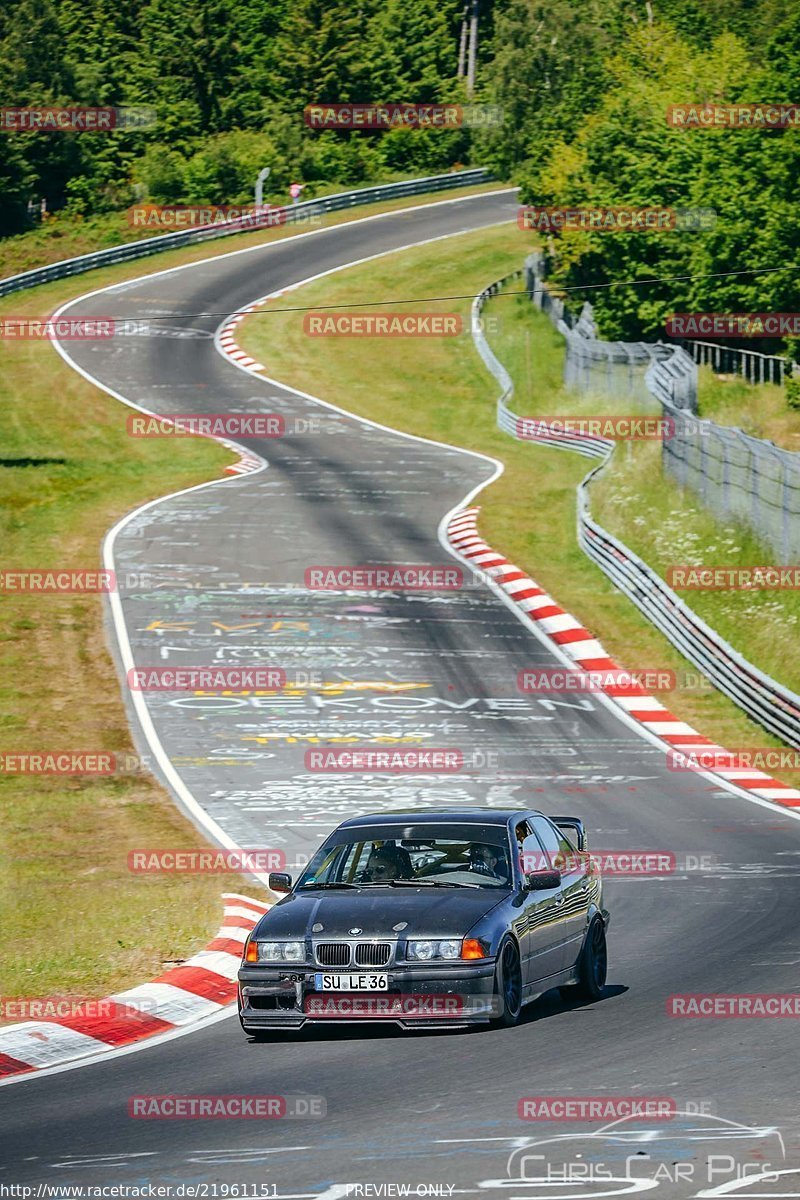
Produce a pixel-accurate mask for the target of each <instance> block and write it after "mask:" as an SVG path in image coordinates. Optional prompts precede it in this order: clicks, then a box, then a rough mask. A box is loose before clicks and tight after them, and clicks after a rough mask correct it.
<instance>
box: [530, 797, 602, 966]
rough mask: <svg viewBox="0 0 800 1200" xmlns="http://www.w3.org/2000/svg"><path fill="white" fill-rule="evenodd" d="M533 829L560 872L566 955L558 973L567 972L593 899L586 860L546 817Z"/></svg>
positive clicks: (579, 942) (576, 955)
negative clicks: (590, 901) (560, 971)
mask: <svg viewBox="0 0 800 1200" xmlns="http://www.w3.org/2000/svg"><path fill="white" fill-rule="evenodd" d="M533 825H534V829H535V830H536V833H537V834H538V836H539V840H540V841H541V842H542V844H543V846H544V848H545V850H546V851H547V855H548V858H549V859H550V862H551V863H552V864H553V866H554V867H556V868H557V869H558V870H560V871H561V895H562V901H563V902H562V904H561V908H560V918H561V936H562V939H563V942H562V948H563V953H562V956H561V966H560V968H559V969H560V970H566V968H567V967H571V966H572V965H573V963H574V962H575V960H576V959H577V957H578V954H579V953H580V949H581V946H582V944H583V938H584V934H585V933H586V924H587V920H588V914H589V899H590V895H591V889H590V885H589V879H588V876H587V872H586V861H587V860H586V858H585V856H584V855H582V854H579V853H578V851H577V850H576V849H575V848H574V847H573V846H572V844H571V843H570V841H569V839H568V838H567V837H566V835H565V834H564V833H563V831H562V830H560V829H558V828H557V826H555V825H554V824H553V823H552V821H548V820H547V818H546V817H536V818H535V820H534V822H533Z"/></svg>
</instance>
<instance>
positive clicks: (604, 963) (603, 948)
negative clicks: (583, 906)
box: [561, 917, 608, 1001]
mask: <svg viewBox="0 0 800 1200" xmlns="http://www.w3.org/2000/svg"><path fill="white" fill-rule="evenodd" d="M607 972H608V946H607V944H606V927H605V925H604V924H603V921H602V920H601V918H600V917H595V919H594V920H593V921H592V923H591V925H590V926H589V931H588V933H587V934H586V941H585V942H584V943H583V949H582V950H581V953H580V958H579V959H578V982H577V983H574V984H570V985H568V986H567V987H562V988H561V991H562V993H563V994H564V996H565V997H566V998H567V999H569V1000H584V1001H587V1000H588V1001H594V1000H599V999H600V997H601V996H602V994H603V988H604V987H605V984H606V974H607Z"/></svg>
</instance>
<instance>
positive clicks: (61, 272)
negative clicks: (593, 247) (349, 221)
mask: <svg viewBox="0 0 800 1200" xmlns="http://www.w3.org/2000/svg"><path fill="white" fill-rule="evenodd" d="M492 178H493V176H492V173H491V171H488V170H486V169H485V168H484V167H475V168H472V169H470V170H466V171H451V172H448V173H447V174H446V175H428V176H424V177H422V178H420V179H407V180H403V181H401V182H400V183H382V184H377V185H376V186H374V187H366V188H355V189H353V190H352V191H349V192H335V193H334V194H333V195H331V196H320V197H319V198H318V199H316V200H304V201H302V203H300V204H293V205H290V206H288V207H287V209H286V212H285V222H286V223H287V224H293V223H294V222H296V221H300V220H302V219H304V218H307V217H315V216H318V215H319V214H321V213H328V212H337V211H339V210H340V209H343V208H352V207H354V206H355V205H361V204H374V203H376V202H379V201H381V200H396V199H400V198H402V197H403V196H416V195H421V194H422V193H424V192H438V191H447V190H448V189H450V188H456V187H467V186H469V185H470V184H477V183H488V182H489V181H490V180H491V179H492ZM273 218H274V210H273ZM275 223H276V222H275V221H274V219H273V220H270V218H269V215H267V218H266V219H265V221H264V224H263V225H261V226H259V225H258V224H256V222H254V221H253V219H252V218H251V217H245V218H242V217H237V218H235V219H234V220H232V221H221V222H219V223H218V224H214V225H202V226H199V227H198V228H197V229H181V230H179V231H178V232H176V233H165V234H161V235H159V236H158V237H145V238H141V239H140V240H139V241H135V242H125V243H123V244H122V245H119V246H111V247H109V248H108V249H107V250H97V251H95V252H94V253H93V254H82V255H80V256H79V257H78V258H67V259H63V260H62V261H61V262H57V263H51V264H50V265H49V266H46V267H36V268H35V269H34V270H32V271H23V272H22V273H21V274H19V275H10V276H9V277H8V278H7V279H0V296H10V295H11V294H12V292H21V291H23V290H25V289H26V288H32V287H38V286H39V284H42V283H51V282H52V281H53V280H54V279H66V278H68V277H69V276H70V275H80V274H82V273H83V272H84V271H93V270H94V269H95V268H96V267H105V266H110V265H111V264H113V263H123V262H129V261H131V260H133V259H136V258H145V257H146V256H147V255H150V254H160V253H161V251H162V250H177V249H180V248H181V247H182V246H192V245H195V244H196V243H198V242H206V241H211V240H212V239H214V238H220V237H229V236H230V235H231V234H234V233H246V232H253V231H254V230H256V229H258V228H269V227H270V224H273V225H274V224H275ZM281 223H283V221H282V222H281Z"/></svg>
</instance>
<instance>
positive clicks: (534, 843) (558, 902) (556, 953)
mask: <svg viewBox="0 0 800 1200" xmlns="http://www.w3.org/2000/svg"><path fill="white" fill-rule="evenodd" d="M521 852H522V863H523V870H524V868H525V866H526V865H527V869H528V870H539V871H542V870H549V869H551V867H550V861H549V856H548V855H547V854H546V852H545V850H544V847H543V846H542V843H541V841H540V840H539V838H538V837H537V836H536V833H535V832H534V830H533V828H531V827H530V825H529V826H528V832H527V833H526V836H525V837H524V839H523V841H522V846H521ZM523 877H524V876H523ZM563 904H564V901H563V896H562V894H561V888H558V887H554V888H547V889H546V890H544V891H526V892H524V893H523V913H524V918H525V929H526V940H527V963H526V965H525V967H523V972H524V973H523V982H524V984H525V986H526V988H529V989H531V990H533V991H542V990H544V988H541V987H533V986H532V985H534V984H537V983H538V982H539V981H541V980H547V978H548V977H549V976H551V975H555V974H556V973H557V972H558V971H560V970H561V963H562V962H563V959H564V931H563V919H562V910H563ZM548 986H549V984H547V983H545V988H546V987H548Z"/></svg>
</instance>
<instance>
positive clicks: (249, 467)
mask: <svg viewBox="0 0 800 1200" xmlns="http://www.w3.org/2000/svg"><path fill="white" fill-rule="evenodd" d="M232 449H235V450H236V451H237V453H238V455H239V461H238V462H235V463H231V465H230V466H229V467H226V468H225V474H226V475H251V474H252V473H253V472H254V471H260V470H261V468H262V467H263V465H264V460H263V458H257V457H256V455H254V454H247V453H246V452H245V451H242V450H240V449H239V447H238V446H235V447H232Z"/></svg>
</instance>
